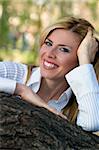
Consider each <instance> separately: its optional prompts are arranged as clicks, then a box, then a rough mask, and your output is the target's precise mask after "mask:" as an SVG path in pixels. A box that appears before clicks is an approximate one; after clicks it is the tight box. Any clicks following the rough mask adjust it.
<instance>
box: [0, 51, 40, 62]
mask: <svg viewBox="0 0 99 150" xmlns="http://www.w3.org/2000/svg"><path fill="white" fill-rule="evenodd" d="M0 61H15V62H21V63H25V64H34V65H38V52H36V51H28V50H26V51H20V50H4V49H1V50H0Z"/></svg>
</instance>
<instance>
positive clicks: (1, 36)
mask: <svg viewBox="0 0 99 150" xmlns="http://www.w3.org/2000/svg"><path fill="white" fill-rule="evenodd" d="M0 3H1V4H2V16H1V18H0V46H5V43H6V45H7V44H8V42H9V41H8V32H9V25H8V18H9V13H8V9H7V6H8V3H9V1H7V0H4V1H0Z"/></svg>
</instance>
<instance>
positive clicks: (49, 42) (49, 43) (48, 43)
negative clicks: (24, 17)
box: [44, 40, 52, 46]
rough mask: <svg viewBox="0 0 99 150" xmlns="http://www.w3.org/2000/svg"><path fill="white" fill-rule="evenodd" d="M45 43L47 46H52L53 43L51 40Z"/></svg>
mask: <svg viewBox="0 0 99 150" xmlns="http://www.w3.org/2000/svg"><path fill="white" fill-rule="evenodd" d="M44 43H45V44H46V45H47V46H52V42H51V41H49V40H46V41H45V42H44Z"/></svg>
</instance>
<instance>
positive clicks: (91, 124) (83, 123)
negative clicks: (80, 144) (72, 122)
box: [77, 118, 99, 132]
mask: <svg viewBox="0 0 99 150" xmlns="http://www.w3.org/2000/svg"><path fill="white" fill-rule="evenodd" d="M77 125H78V126H80V127H82V129H83V130H85V131H91V132H96V131H99V119H98V118H85V119H80V118H77Z"/></svg>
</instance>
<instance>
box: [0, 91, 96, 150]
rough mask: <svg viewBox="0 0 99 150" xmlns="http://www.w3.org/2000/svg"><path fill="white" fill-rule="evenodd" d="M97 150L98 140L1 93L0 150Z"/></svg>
mask: <svg viewBox="0 0 99 150" xmlns="http://www.w3.org/2000/svg"><path fill="white" fill-rule="evenodd" d="M10 149H11V150H99V137H98V136H96V135H93V134H91V133H88V132H85V131H83V130H82V129H81V128H80V127H77V126H75V125H72V124H71V123H69V122H68V121H66V120H65V119H63V118H61V117H59V116H56V115H55V114H53V113H51V112H49V111H48V110H46V109H44V108H39V107H37V106H33V105H31V104H29V103H27V102H24V101H23V100H20V99H19V98H18V97H15V96H11V95H9V94H5V93H0V150H10Z"/></svg>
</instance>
